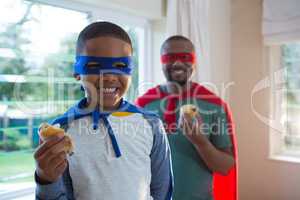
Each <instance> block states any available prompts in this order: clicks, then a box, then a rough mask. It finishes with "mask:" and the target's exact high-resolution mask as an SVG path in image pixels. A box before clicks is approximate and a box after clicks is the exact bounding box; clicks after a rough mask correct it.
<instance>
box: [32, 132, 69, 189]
mask: <svg viewBox="0 0 300 200" xmlns="http://www.w3.org/2000/svg"><path fill="white" fill-rule="evenodd" d="M66 143H68V141H67V139H66V137H63V138H61V137H57V136H54V137H51V138H49V139H48V140H47V141H44V142H43V143H42V144H41V145H40V146H39V147H38V148H37V149H36V151H35V153H34V159H35V161H36V175H37V176H38V177H39V178H40V179H41V181H42V182H50V183H52V182H55V181H56V180H57V179H58V178H59V177H60V176H61V175H62V174H63V172H64V171H65V169H66V167H67V165H68V163H67V159H66V158H67V154H66V152H65V151H64V149H65V148H64V146H65V144H66Z"/></svg>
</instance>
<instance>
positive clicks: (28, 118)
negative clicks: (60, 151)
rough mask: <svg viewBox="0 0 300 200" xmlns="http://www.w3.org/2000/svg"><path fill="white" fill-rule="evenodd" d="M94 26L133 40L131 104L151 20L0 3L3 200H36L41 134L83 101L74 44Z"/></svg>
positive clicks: (57, 4)
mask: <svg viewBox="0 0 300 200" xmlns="http://www.w3.org/2000/svg"><path fill="white" fill-rule="evenodd" d="M43 2H45V3H43ZM95 20H106V21H112V22H115V23H117V24H120V25H121V26H122V27H123V28H124V29H125V30H126V31H127V32H128V33H129V35H130V37H131V39H132V42H133V48H134V55H133V57H134V63H135V65H136V67H135V70H134V73H133V83H132V86H131V88H130V91H129V93H128V95H127V97H126V98H127V99H128V100H129V101H133V100H134V99H135V98H136V97H137V95H138V94H137V92H136V91H138V90H137V88H138V85H139V83H140V82H142V80H143V76H144V74H143V73H144V71H143V68H144V67H146V66H147V65H148V60H146V56H145V55H146V54H148V52H149V50H148V48H150V46H149V45H148V44H149V43H148V41H149V39H148V38H149V35H150V34H149V31H150V29H149V26H148V25H147V20H144V19H139V18H136V17H131V16H127V15H126V14H124V13H120V12H118V14H116V11H109V10H107V9H106V10H101V9H100V8H96V7H89V6H86V5H84V4H79V3H78V4H77V3H67V2H66V1H64V0H62V1H55V0H53V1H52V0H48V1H43V0H40V1H38V2H37V1H29V0H28V1H26V0H1V1H0V165H1V168H0V188H1V190H0V199H2V197H3V198H6V197H11V198H15V197H18V194H22V197H23V198H22V199H33V198H34V197H33V194H32V193H33V191H34V187H35V184H34V183H33V172H34V168H35V166H34V160H33V151H34V148H35V147H36V146H37V145H38V135H37V128H38V126H39V124H40V123H41V122H44V121H48V120H49V119H52V118H54V117H55V116H57V115H58V114H61V113H63V112H65V111H66V109H67V108H68V107H69V106H70V105H72V104H74V103H75V102H76V101H77V100H78V99H80V98H82V97H83V92H82V91H81V90H80V85H79V84H78V82H76V81H75V79H74V78H73V76H72V72H73V63H74V58H75V42H76V38H77V36H78V33H79V32H80V31H81V30H82V29H83V27H85V26H86V25H87V24H88V23H89V22H92V21H95ZM145 46H147V47H148V48H145ZM141 66H142V67H141ZM12 184H13V186H12ZM3 188H4V189H3ZM16 190H19V191H22V192H19V193H18V192H16ZM27 194H28V196H26V195H27ZM24 195H25V196H24Z"/></svg>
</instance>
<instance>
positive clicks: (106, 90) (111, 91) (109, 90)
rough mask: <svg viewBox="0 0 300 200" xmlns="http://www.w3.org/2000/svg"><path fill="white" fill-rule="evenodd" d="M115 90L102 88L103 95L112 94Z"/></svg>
mask: <svg viewBox="0 0 300 200" xmlns="http://www.w3.org/2000/svg"><path fill="white" fill-rule="evenodd" d="M116 90H117V88H103V92H105V93H113V92H115V91H116Z"/></svg>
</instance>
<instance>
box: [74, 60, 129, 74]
mask: <svg viewBox="0 0 300 200" xmlns="http://www.w3.org/2000/svg"><path fill="white" fill-rule="evenodd" d="M132 69H133V61H132V57H131V56H128V57H118V58H113V57H95V56H76V62H75V64H74V73H75V74H80V75H89V74H95V75H99V74H124V75H131V73H132Z"/></svg>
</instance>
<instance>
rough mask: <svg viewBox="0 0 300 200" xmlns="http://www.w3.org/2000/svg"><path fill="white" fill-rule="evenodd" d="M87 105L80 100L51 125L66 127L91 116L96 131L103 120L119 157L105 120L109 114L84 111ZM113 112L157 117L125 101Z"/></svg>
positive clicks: (110, 128)
mask: <svg viewBox="0 0 300 200" xmlns="http://www.w3.org/2000/svg"><path fill="white" fill-rule="evenodd" d="M86 105H87V99H86V98H83V99H81V100H80V101H79V102H78V103H77V104H76V105H74V106H73V107H71V108H70V109H69V110H68V111H67V112H66V113H64V114H63V115H62V116H60V117H58V118H56V119H55V120H53V121H52V122H51V124H52V125H53V124H60V126H64V125H68V124H69V123H71V122H72V121H73V120H77V119H80V118H83V117H86V116H92V119H93V128H94V130H96V129H97V128H98V124H99V120H100V119H102V120H103V124H104V126H105V127H106V128H107V130H108V135H109V137H110V140H111V143H112V146H113V149H114V152H115V154H116V157H121V151H120V147H119V145H118V142H117V139H116V137H115V134H114V132H113V129H112V127H111V125H110V123H109V121H108V119H107V117H108V116H109V115H110V114H111V112H100V111H99V109H98V108H96V109H94V110H86V109H84V108H85V107H86ZM114 112H130V113H140V114H142V115H144V116H149V117H151V116H152V117H153V116H155V117H157V115H156V114H155V113H152V112H149V111H145V110H144V109H142V108H139V107H137V106H135V105H132V104H130V103H128V102H127V101H125V100H123V99H122V100H121V104H120V107H119V109H117V110H116V111H114Z"/></svg>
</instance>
